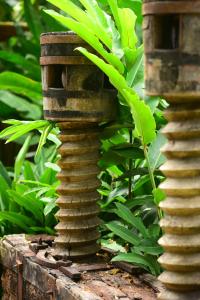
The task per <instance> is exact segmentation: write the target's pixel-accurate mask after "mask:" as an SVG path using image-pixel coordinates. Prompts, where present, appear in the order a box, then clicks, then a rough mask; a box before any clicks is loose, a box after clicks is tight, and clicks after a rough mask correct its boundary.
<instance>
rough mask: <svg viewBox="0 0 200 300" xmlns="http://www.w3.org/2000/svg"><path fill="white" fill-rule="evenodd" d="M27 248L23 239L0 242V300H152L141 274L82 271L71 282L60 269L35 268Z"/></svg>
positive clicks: (115, 270) (113, 269)
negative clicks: (79, 276)
mask: <svg viewBox="0 0 200 300" xmlns="http://www.w3.org/2000/svg"><path fill="white" fill-rule="evenodd" d="M29 244H30V241H28V240H26V238H25V235H10V236H6V237H5V238H4V239H3V240H2V241H1V242H0V252H1V264H2V267H3V268H2V288H3V297H2V300H25V299H26V300H100V299H102V300H116V299H118V300H133V299H134V300H155V299H156V291H155V288H152V287H150V286H149V284H148V280H147V281H146V283H144V281H145V276H147V275H145V274H144V275H132V274H129V273H127V272H124V271H122V270H120V269H118V268H116V267H114V266H111V267H110V268H109V269H107V270H105V271H103V270H96V271H94V270H90V271H84V272H82V273H81V279H80V280H78V281H76V282H75V281H73V280H72V279H71V278H69V277H67V276H66V275H65V274H63V272H62V271H61V270H60V269H55V268H54V269H53V268H48V267H46V266H42V265H41V264H38V262H37V260H36V253H34V252H33V251H32V250H30V248H29ZM77 266H78V267H79V269H81V268H83V267H84V264H83V263H80V264H77V263H76V264H75V263H74V264H72V266H71V267H72V268H77ZM87 266H88V265H87ZM89 266H90V264H89ZM91 266H92V263H91ZM147 277H148V276H147Z"/></svg>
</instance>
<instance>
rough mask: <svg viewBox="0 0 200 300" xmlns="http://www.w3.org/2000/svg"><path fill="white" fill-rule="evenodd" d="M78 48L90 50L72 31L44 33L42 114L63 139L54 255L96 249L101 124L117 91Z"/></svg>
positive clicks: (110, 113)
mask: <svg viewBox="0 0 200 300" xmlns="http://www.w3.org/2000/svg"><path fill="white" fill-rule="evenodd" d="M78 46H83V47H86V48H89V50H90V51H91V50H92V49H90V47H89V46H88V45H87V44H85V42H84V41H82V40H81V39H80V38H79V37H77V36H76V35H75V34H73V33H45V34H42V35H41V59H40V63H41V65H42V77H43V78H42V82H43V95H44V116H45V118H46V119H48V120H52V121H56V122H57V123H58V126H59V127H60V129H61V134H60V138H61V141H62V146H61V147H60V150H59V153H60V154H61V160H60V162H59V165H60V167H61V169H62V171H61V172H60V174H59V175H58V178H59V179H60V181H61V185H60V187H59V189H58V192H59V195H60V197H59V198H58V200H57V203H58V205H59V207H60V210H59V212H58V213H57V217H58V220H59V224H58V225H57V227H56V230H57V232H58V237H56V239H55V254H59V255H65V256H68V257H70V258H79V257H85V256H88V255H91V254H94V253H96V251H97V250H98V245H97V243H96V241H97V239H98V238H99V233H98V230H97V226H98V225H99V219H98V217H97V215H98V212H99V208H98V205H97V203H96V201H97V200H98V193H97V191H96V190H97V188H98V187H99V181H98V179H97V175H98V172H99V170H98V167H97V162H98V159H99V148H100V142H99V128H98V124H99V123H100V122H106V121H111V120H113V119H114V118H115V113H116V104H115V92H114V91H113V90H112V89H106V83H105V78H104V75H103V73H102V72H101V71H100V70H99V69H98V68H97V67H96V66H94V65H93V64H92V63H91V62H90V61H89V60H87V59H86V58H85V57H83V56H82V55H81V54H80V52H78V51H74V49H75V48H77V47H78Z"/></svg>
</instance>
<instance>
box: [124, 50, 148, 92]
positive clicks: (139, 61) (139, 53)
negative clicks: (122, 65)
mask: <svg viewBox="0 0 200 300" xmlns="http://www.w3.org/2000/svg"><path fill="white" fill-rule="evenodd" d="M135 52H136V53H134V54H136V58H134V61H133V63H132V68H131V69H130V71H129V72H128V74H127V76H126V81H127V83H128V85H129V86H130V87H132V86H133V85H134V80H135V78H136V75H137V73H138V71H139V70H140V68H141V67H143V58H144V49H143V46H141V47H139V48H138V49H137V50H136V51H135Z"/></svg>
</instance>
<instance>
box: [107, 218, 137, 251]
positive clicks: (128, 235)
mask: <svg viewBox="0 0 200 300" xmlns="http://www.w3.org/2000/svg"><path fill="white" fill-rule="evenodd" d="M106 227H108V229H109V230H111V231H112V232H114V234H116V235H117V236H119V237H120V238H122V239H123V240H125V241H127V242H129V243H131V244H133V245H138V244H139V243H140V238H139V237H137V236H136V235H134V234H133V232H132V231H130V230H129V229H127V228H126V227H123V226H121V225H119V224H117V223H116V222H114V221H113V222H110V223H108V224H106Z"/></svg>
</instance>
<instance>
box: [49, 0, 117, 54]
mask: <svg viewBox="0 0 200 300" xmlns="http://www.w3.org/2000/svg"><path fill="white" fill-rule="evenodd" d="M82 1H83V2H84V4H85V5H86V6H87V8H89V13H90V15H88V14H87V13H86V12H85V11H84V10H82V9H81V8H79V7H78V6H77V5H75V4H73V3H72V2H71V1H65V0H60V1H59V2H58V1H56V0H48V2H50V3H52V4H54V5H55V6H57V7H59V8H60V9H62V10H63V11H64V12H66V13H67V14H68V15H69V16H71V17H72V18H74V19H75V20H77V21H78V22H79V24H81V25H82V26H84V27H85V28H86V29H87V31H89V32H90V33H93V34H95V35H96V36H97V37H98V38H99V39H100V40H101V41H102V42H103V43H104V44H105V45H106V46H107V47H108V48H109V49H111V48H112V42H111V38H110V36H109V34H108V33H107V32H106V30H105V29H104V27H103V26H102V25H104V26H105V22H106V19H105V18H103V13H101V10H100V9H99V10H97V6H98V5H97V4H96V9H95V10H94V9H93V6H92V5H91V4H90V2H91V0H90V1H87V0H82ZM92 1H93V0H92ZM94 11H95V16H94ZM45 12H46V13H49V12H50V11H48V10H45ZM91 13H92V15H91ZM100 14H101V16H100ZM52 17H54V16H53V15H52ZM97 17H98V19H96V18H97ZM57 21H59V19H57ZM99 21H101V22H100V23H99ZM102 21H103V24H102ZM61 23H62V22H61ZM62 24H63V25H65V26H66V27H68V28H70V29H71V27H70V26H68V25H67V24H65V23H62ZM72 30H73V29H72ZM73 31H74V32H76V31H75V30H73Z"/></svg>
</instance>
